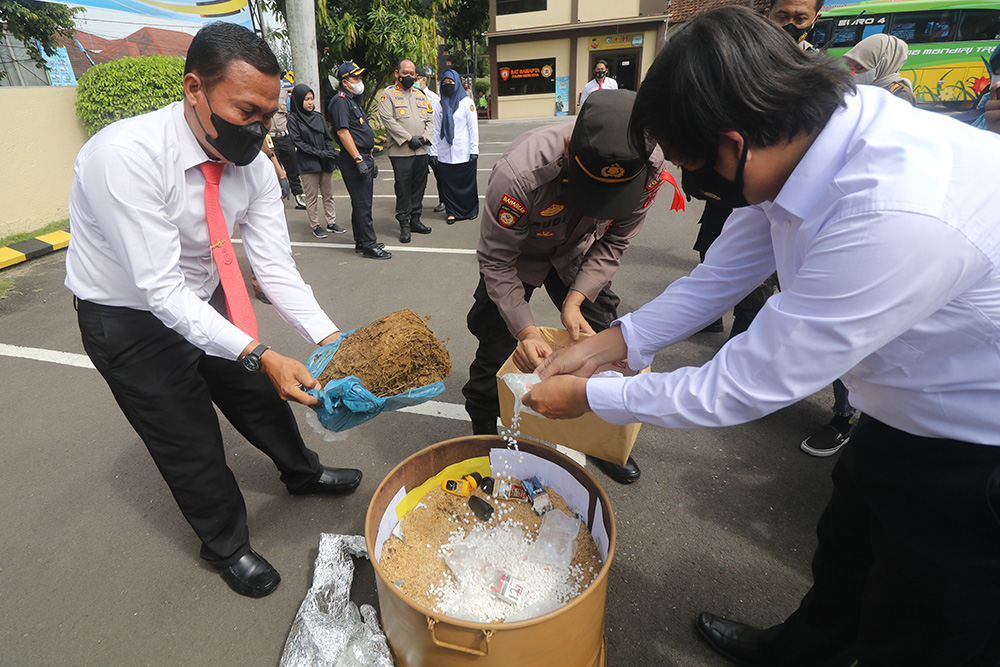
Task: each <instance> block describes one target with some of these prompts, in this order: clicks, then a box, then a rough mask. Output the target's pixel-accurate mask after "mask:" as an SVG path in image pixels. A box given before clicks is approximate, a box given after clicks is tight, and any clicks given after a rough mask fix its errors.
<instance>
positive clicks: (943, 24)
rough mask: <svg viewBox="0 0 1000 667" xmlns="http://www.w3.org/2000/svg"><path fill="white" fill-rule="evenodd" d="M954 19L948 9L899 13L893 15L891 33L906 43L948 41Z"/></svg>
mask: <svg viewBox="0 0 1000 667" xmlns="http://www.w3.org/2000/svg"><path fill="white" fill-rule="evenodd" d="M954 19H955V14H954V12H950V11H932V12H911V13H907V14H903V13H900V14H896V15H895V16H893V19H892V34H893V35H894V36H896V37H899V38H900V39H901V40H903V41H904V42H907V43H908V44H929V43H932V42H950V41H952V40H953V38H954V34H953V32H952V29H951V28H952V26H953V25H954Z"/></svg>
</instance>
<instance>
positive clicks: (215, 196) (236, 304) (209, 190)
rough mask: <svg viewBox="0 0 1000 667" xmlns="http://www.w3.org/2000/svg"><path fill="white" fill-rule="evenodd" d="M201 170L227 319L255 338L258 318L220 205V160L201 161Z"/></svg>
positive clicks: (221, 167) (206, 213)
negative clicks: (224, 296)
mask: <svg viewBox="0 0 1000 667" xmlns="http://www.w3.org/2000/svg"><path fill="white" fill-rule="evenodd" d="M199 166H200V167H201V171H202V173H203V174H205V215H206V217H207V218H208V236H209V243H210V244H211V245H210V246H209V248H211V250H212V258H213V259H214V260H215V266H217V267H218V269H219V280H220V281H221V282H222V291H223V293H224V294H225V295H226V313H227V314H228V315H229V321H230V322H232V323H233V324H235V325H236V326H237V327H239V328H240V329H241V330H242V331H244V332H246V333H247V334H249V335H250V336H253V338H254V340H257V318H256V317H254V314H253V306H251V305H250V295H249V294H247V285H246V283H245V282H244V281H243V274H242V273H240V265H239V262H237V260H236V253H235V252H233V242H232V241H231V240H230V238H229V230H228V229H226V218H225V216H223V215H222V207H221V206H219V179H221V178H222V170H223V168H225V166H226V165H225V163H223V162H202V163H201V164H200V165H199Z"/></svg>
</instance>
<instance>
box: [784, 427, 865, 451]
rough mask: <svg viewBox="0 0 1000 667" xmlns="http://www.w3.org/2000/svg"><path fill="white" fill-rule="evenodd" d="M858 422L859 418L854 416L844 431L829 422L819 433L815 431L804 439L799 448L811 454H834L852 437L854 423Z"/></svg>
mask: <svg viewBox="0 0 1000 667" xmlns="http://www.w3.org/2000/svg"><path fill="white" fill-rule="evenodd" d="M857 422H858V420H857V419H855V418H852V419H851V420H850V421H849V422H848V423H847V426H846V430H844V431H841V430H839V429H838V428H837V427H836V426H834V425H833V424H832V423H830V424H827V425H826V426H824V427H823V428H822V430H820V432H819V433H815V434H813V435H811V436H809V437H808V438H806V439H805V440H803V441H802V442H801V444H799V449H801V450H802V451H804V452H805V453H806V454H808V455H809V456H819V457H824V456H833V455H834V454H836V453H837V452H839V451H840V448H841V447H843V446H844V445H846V444H847V443H848V441H849V440H850V439H851V433H852V432H853V431H854V425H855V424H856V423H857Z"/></svg>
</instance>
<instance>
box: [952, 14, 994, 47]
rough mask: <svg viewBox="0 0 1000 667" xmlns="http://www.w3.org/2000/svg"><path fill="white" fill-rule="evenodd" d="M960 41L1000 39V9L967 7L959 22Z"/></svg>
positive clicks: (958, 37)
mask: <svg viewBox="0 0 1000 667" xmlns="http://www.w3.org/2000/svg"><path fill="white" fill-rule="evenodd" d="M956 39H958V40H959V41H963V42H972V41H984V40H985V41H990V42H993V41H996V40H998V39H1000V10H996V9H966V10H965V11H963V12H962V19H961V20H960V21H959V24H958V36H957V37H956Z"/></svg>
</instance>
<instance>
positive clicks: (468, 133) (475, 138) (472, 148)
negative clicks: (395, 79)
mask: <svg viewBox="0 0 1000 667" xmlns="http://www.w3.org/2000/svg"><path fill="white" fill-rule="evenodd" d="M439 109H440V111H439V112H438V113H435V114H434V143H433V144H432V145H431V152H430V154H431V155H436V156H437V159H438V161H439V162H444V163H445V164H464V163H466V162H468V161H469V160H470V159H471V156H472V154H473V153H475V154H476V155H479V115H478V114H477V113H476V103H475V102H473V101H472V99H471V98H469V97H466V98H464V99H463V100H462V101H461V102H459V103H458V107H457V108H456V109H455V113H454V114H453V115H452V118H453V119H454V121H455V136H454V139H453V140H452V142H451V143H450V144H449V143H448V142H447V141H446V140H445V138H444V135H443V134H441V114H442V113H444V109H443V107H440V106H439Z"/></svg>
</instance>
